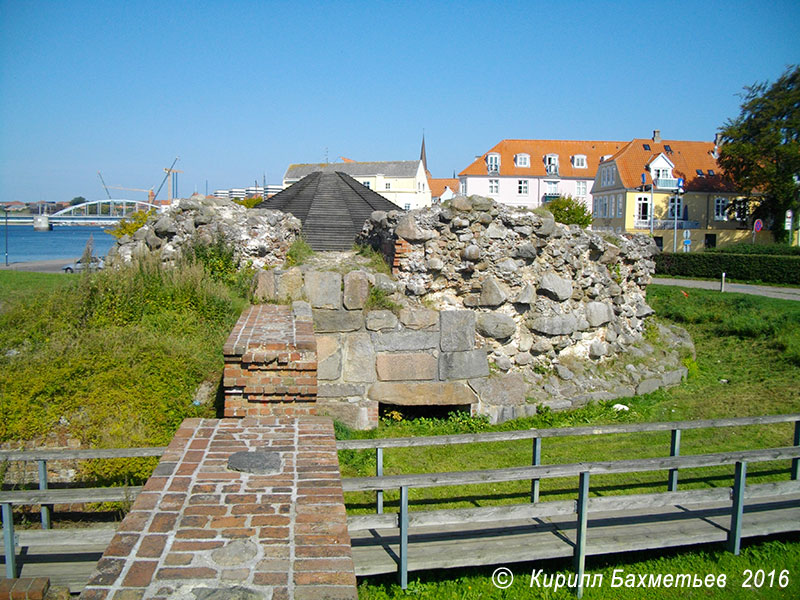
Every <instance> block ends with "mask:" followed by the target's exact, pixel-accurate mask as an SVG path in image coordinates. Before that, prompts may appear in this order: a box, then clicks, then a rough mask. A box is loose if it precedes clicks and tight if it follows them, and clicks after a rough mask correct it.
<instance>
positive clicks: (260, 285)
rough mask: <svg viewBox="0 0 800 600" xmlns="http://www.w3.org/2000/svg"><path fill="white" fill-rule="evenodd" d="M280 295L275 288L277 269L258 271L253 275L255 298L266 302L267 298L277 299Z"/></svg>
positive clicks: (257, 300)
mask: <svg viewBox="0 0 800 600" xmlns="http://www.w3.org/2000/svg"><path fill="white" fill-rule="evenodd" d="M277 299H278V295H277V293H276V289H275V271H274V270H272V269H271V270H269V271H264V270H263V269H262V270H260V271H257V272H256V274H255V275H254V276H253V300H255V301H256V302H264V301H266V300H277Z"/></svg>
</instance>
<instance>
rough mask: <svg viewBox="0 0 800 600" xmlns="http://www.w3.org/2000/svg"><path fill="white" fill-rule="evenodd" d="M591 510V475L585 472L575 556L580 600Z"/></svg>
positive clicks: (579, 492)
mask: <svg viewBox="0 0 800 600" xmlns="http://www.w3.org/2000/svg"><path fill="white" fill-rule="evenodd" d="M588 508H589V473H588V472H587V471H584V472H583V473H581V475H580V482H579V483H578V507H577V509H578V527H577V530H576V532H575V553H574V555H573V559H574V564H575V572H576V573H577V574H578V585H577V586H576V588H575V593H576V595H577V596H578V598H581V597H583V572H584V565H585V564H586V528H587V526H588V524H589V520H588Z"/></svg>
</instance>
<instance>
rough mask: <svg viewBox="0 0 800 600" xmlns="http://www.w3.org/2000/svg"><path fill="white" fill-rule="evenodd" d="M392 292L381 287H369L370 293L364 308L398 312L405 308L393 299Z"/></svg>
mask: <svg viewBox="0 0 800 600" xmlns="http://www.w3.org/2000/svg"><path fill="white" fill-rule="evenodd" d="M390 296H391V294H389V292H387V291H386V290H382V289H380V288H376V287H371V288H369V295H368V296H367V300H366V302H365V303H364V310H365V311H367V310H390V311H392V312H393V313H395V314H397V313H399V312H400V309H401V308H403V307H402V306H400V305H399V304H398V303H397V302H395V301H394V300H392V299H391V297H390Z"/></svg>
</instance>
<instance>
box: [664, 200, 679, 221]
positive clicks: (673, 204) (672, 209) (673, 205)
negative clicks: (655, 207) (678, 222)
mask: <svg viewBox="0 0 800 600" xmlns="http://www.w3.org/2000/svg"><path fill="white" fill-rule="evenodd" d="M676 215H677V217H676ZM682 217H683V198H681V197H679V196H670V198H669V216H668V217H667V218H669V219H673V220H674V219H675V218H677V219H681V218H682Z"/></svg>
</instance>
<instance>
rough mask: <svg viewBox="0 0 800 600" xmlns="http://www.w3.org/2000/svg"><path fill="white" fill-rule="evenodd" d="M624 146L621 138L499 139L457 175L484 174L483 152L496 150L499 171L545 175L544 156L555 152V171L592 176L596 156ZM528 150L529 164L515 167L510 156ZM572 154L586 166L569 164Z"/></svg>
mask: <svg viewBox="0 0 800 600" xmlns="http://www.w3.org/2000/svg"><path fill="white" fill-rule="evenodd" d="M624 146H625V142H607V141H577V140H503V141H502V142H500V143H499V144H497V145H496V146H494V147H493V148H492V149H491V150H489V152H486V153H484V154H483V155H482V156H479V157H477V158H476V159H475V161H474V162H473V163H472V164H471V165H469V166H468V167H467V168H466V169H464V170H463V171H461V173H459V175H484V176H485V175H487V172H486V155H487V154H490V153H493V152H497V153H499V154H500V175H508V176H515V175H518V176H523V175H527V176H528V177H546V176H547V171H546V170H545V164H544V157H545V155H547V154H558V164H559V175H560V176H561V177H573V178H577V179H594V176H595V174H596V173H597V166H598V164H599V163H600V158H601V157H603V156H609V155H612V154H614V153H616V152H618V151H619V150H620V149H622V148H623V147H624ZM517 154H529V155H530V166H529V167H517V166H516V165H515V164H514V156H515V155H517ZM576 154H583V155H585V156H586V168H575V167H573V166H572V157H573V156H575V155H576Z"/></svg>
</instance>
